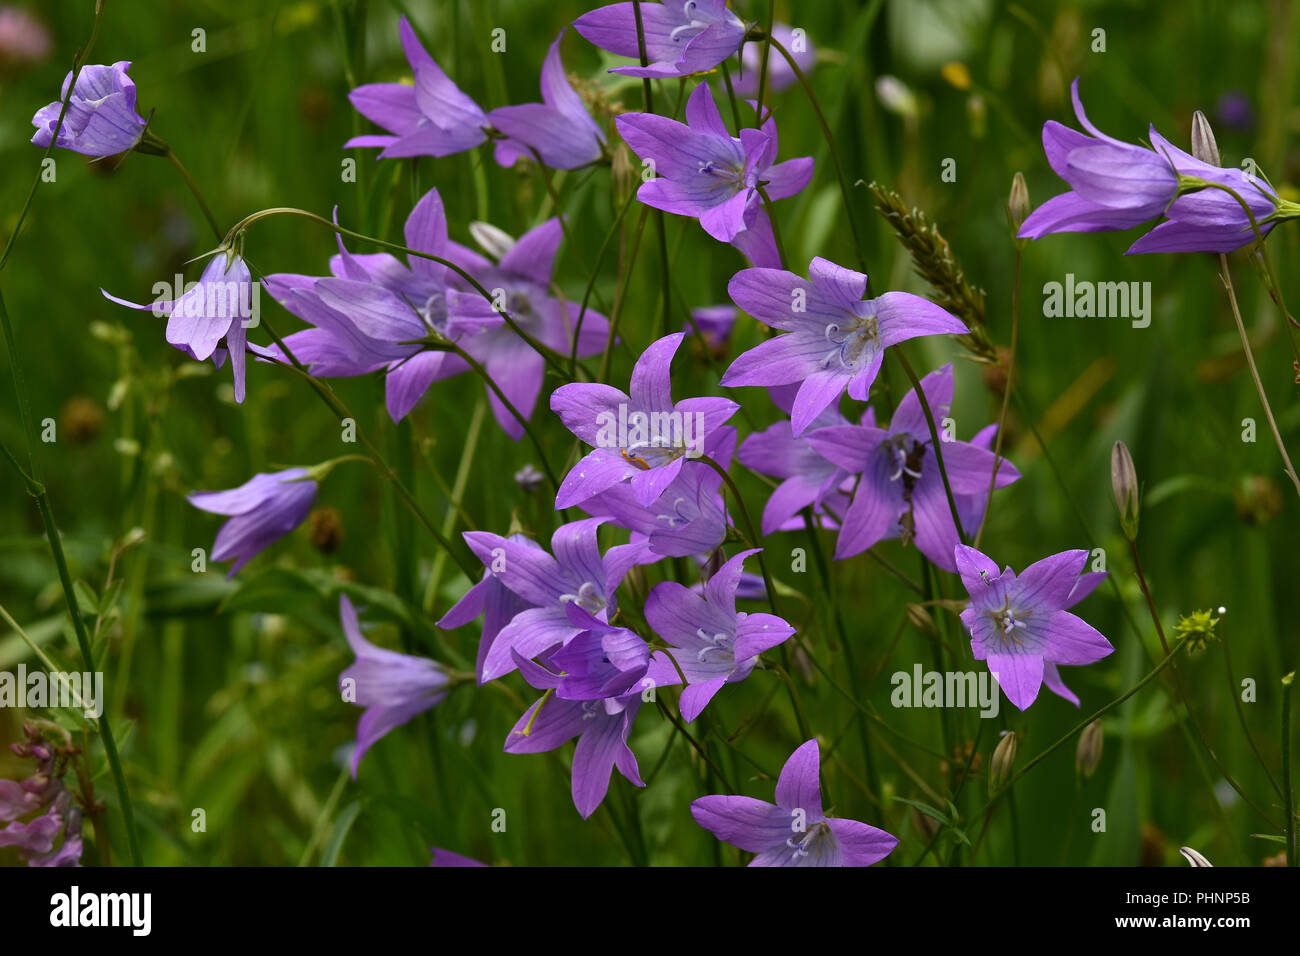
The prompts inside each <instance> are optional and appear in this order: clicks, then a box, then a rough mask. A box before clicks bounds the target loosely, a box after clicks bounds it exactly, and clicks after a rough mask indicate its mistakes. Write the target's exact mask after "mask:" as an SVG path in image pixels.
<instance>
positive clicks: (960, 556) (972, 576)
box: [954, 545, 1114, 710]
mask: <svg viewBox="0 0 1300 956" xmlns="http://www.w3.org/2000/svg"><path fill="white" fill-rule="evenodd" d="M954 558H955V562H956V567H957V571H958V573H959V574H960V575H961V580H962V584H964V585H965V586H966V591H967V592H968V593H969V594H970V598H971V603H970V607H968V608H966V610H964V611H962V612H961V620H962V623H963V624H965V625H966V630H967V631H969V632H970V635H971V652H972V653H973V654H974V655H975V659H976V660H977V661H985V662H986V663H987V664H988V668H989V672H990V673H992V674H993V676H994V677H995V678H996V679H997V682H998V684H999V686H1001V688H1002V690H1003V691H1004V692H1005V693H1006V695H1007V699H1008V700H1009V701H1011V703H1013V704H1015V705H1016V706H1017V707H1018V708H1020V709H1021V710H1025V709H1027V708H1028V707H1029V705H1030V704H1032V703H1033V702H1034V700H1035V699H1036V698H1037V697H1038V689H1039V687H1040V686H1041V685H1042V684H1043V683H1044V682H1045V681H1047V682H1048V686H1049V687H1051V688H1052V690H1054V691H1055V692H1056V693H1058V694H1060V695H1061V696H1062V697H1065V698H1066V699H1067V700H1071V701H1073V703H1074V704H1075V705H1076V706H1078V698H1077V697H1075V696H1074V695H1073V694H1072V693H1070V691H1069V689H1068V688H1066V687H1065V685H1064V684H1061V682H1060V674H1059V672H1057V671H1056V666H1057V665H1060V664H1091V663H1093V662H1094V661H1099V660H1101V659H1102V658H1103V657H1105V656H1106V655H1107V654H1109V653H1111V651H1113V650H1114V648H1113V647H1111V645H1110V642H1109V641H1108V640H1106V638H1105V637H1103V636H1102V635H1101V633H1100V632H1099V631H1097V629H1096V628H1094V627H1093V626H1092V625H1091V624H1088V623H1087V622H1086V621H1084V620H1083V619H1081V618H1079V617H1076V616H1075V615H1073V614H1071V613H1070V612H1069V611H1067V610H1065V609H1066V608H1067V607H1071V606H1072V605H1074V604H1075V603H1077V602H1078V601H1080V600H1082V599H1083V597H1085V596H1086V595H1087V594H1088V593H1089V592H1091V591H1092V590H1093V589H1094V588H1095V587H1096V586H1097V584H1099V583H1100V581H1101V578H1102V577H1104V575H1100V576H1096V575H1094V576H1085V575H1083V566H1084V563H1085V562H1086V561H1087V559H1088V552H1087V551H1062V552H1061V553H1060V554H1054V555H1052V556H1051V557H1047V558H1043V559H1042V560H1041V561H1037V562H1035V563H1034V564H1031V565H1030V566H1029V567H1027V568H1025V569H1024V570H1023V571H1022V572H1021V573H1020V575H1019V576H1017V575H1016V573H1015V572H1014V571H1012V570H1011V568H1010V567H1008V568H1005V569H1004V570H1002V571H1001V572H999V571H998V566H997V565H996V564H995V563H994V562H993V561H992V560H991V559H989V558H988V557H986V556H985V555H984V554H981V553H980V552H979V551H976V550H975V549H974V548H971V547H967V546H966V545H957V546H956V547H955V549H954ZM1049 666H1050V667H1051V674H1050V680H1049V675H1048V673H1047V669H1048V667H1049ZM1053 685H1059V687H1058V686H1053ZM1062 691H1064V693H1063V692H1062Z"/></svg>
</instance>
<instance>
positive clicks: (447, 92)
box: [343, 17, 488, 159]
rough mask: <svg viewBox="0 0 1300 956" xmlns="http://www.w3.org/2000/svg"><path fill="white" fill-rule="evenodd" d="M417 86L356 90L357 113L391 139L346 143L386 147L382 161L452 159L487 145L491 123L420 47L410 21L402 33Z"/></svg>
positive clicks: (378, 137)
mask: <svg viewBox="0 0 1300 956" xmlns="http://www.w3.org/2000/svg"><path fill="white" fill-rule="evenodd" d="M398 31H399V34H400V36H401V38H402V48H403V49H404V50H405V51H406V59H407V62H409V63H410V64H411V69H412V70H413V71H414V73H415V83H414V84H413V85H410V86H408V85H406V84H405V83H371V84H367V85H365V86H358V87H357V88H356V89H355V90H353V91H352V92H351V93H349V94H348V99H349V100H351V101H352V105H353V106H354V107H356V110H357V112H358V113H360V114H361V115H362V116H364V117H365V118H366V119H368V120H370V121H371V122H372V123H374V124H375V125H376V126H381V127H383V128H384V129H385V130H387V131H388V133H387V135H374V134H367V135H365V136H355V137H353V138H352V139H350V140H348V141H347V142H346V143H344V144H343V145H344V147H345V148H350V147H354V146H359V147H369V146H379V147H382V152H380V154H379V156H380V158H381V159H388V158H398V157H404V156H450V155H452V154H453V153H461V152H464V151H465V150H467V149H473V148H474V147H475V146H478V145H479V144H480V143H484V142H486V141H487V131H486V127H487V126H488V121H487V117H486V116H485V115H484V113H483V110H482V109H481V108H480V107H479V105H478V104H477V103H475V102H474V101H473V100H472V99H470V98H469V97H468V96H466V95H465V94H464V93H462V92H461V91H460V88H459V87H457V86H456V84H455V83H453V82H452V81H451V79H450V78H448V76H447V74H446V73H444V72H443V71H442V68H441V67H440V66H438V64H437V63H436V62H435V61H434V59H433V57H431V56H429V54H428V52H427V51H426V50H425V49H424V47H423V46H421V44H420V41H419V38H417V37H416V35H415V31H414V30H413V29H412V28H411V24H410V22H409V21H408V20H407V19H406V17H402V19H401V23H400V25H399V27H398Z"/></svg>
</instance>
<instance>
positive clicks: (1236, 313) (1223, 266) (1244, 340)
mask: <svg viewBox="0 0 1300 956" xmlns="http://www.w3.org/2000/svg"><path fill="white" fill-rule="evenodd" d="M1219 273H1220V275H1221V276H1222V277H1223V286H1224V288H1225V289H1227V290H1228V302H1229V303H1230V304H1231V305H1232V317H1233V319H1234V320H1235V321H1236V323H1237V334H1238V335H1239V336H1240V337H1241V349H1242V351H1243V352H1245V353H1246V364H1247V365H1249V366H1250V377H1251V378H1252V379H1253V380H1254V382H1255V391H1256V392H1257V393H1258V394H1259V401H1260V403H1261V404H1262V405H1263V406H1264V417H1265V418H1267V419H1268V427H1269V430H1270V431H1272V433H1273V441H1274V443H1275V444H1276V445H1277V450H1278V452H1280V453H1281V455H1282V462H1283V464H1285V465H1286V474H1287V477H1288V478H1290V479H1291V484H1293V485H1294V486H1295V491H1296V494H1297V495H1300V477H1297V476H1296V472H1295V468H1294V467H1293V466H1292V465H1291V456H1290V455H1288V454H1287V451H1286V445H1284V444H1283V443H1282V433H1281V432H1279V431H1278V429H1277V422H1276V421H1274V420H1273V409H1272V408H1271V407H1270V406H1269V404H1268V396H1267V395H1266V394H1264V384H1263V383H1262V382H1261V381H1260V380H1259V369H1257V368H1256V367H1255V354H1254V353H1253V352H1252V351H1251V348H1250V339H1249V338H1248V337H1247V335H1246V325H1245V323H1244V322H1242V321H1241V309H1240V308H1239V307H1238V306H1237V293H1236V291H1235V290H1234V289H1233V287H1232V272H1231V271H1229V269H1228V257H1227V256H1226V255H1224V254H1223V253H1219Z"/></svg>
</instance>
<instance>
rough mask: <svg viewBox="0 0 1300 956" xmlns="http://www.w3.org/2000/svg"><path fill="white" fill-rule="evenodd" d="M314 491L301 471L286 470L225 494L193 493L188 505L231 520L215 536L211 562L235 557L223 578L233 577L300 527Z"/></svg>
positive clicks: (259, 477) (257, 477) (263, 475)
mask: <svg viewBox="0 0 1300 956" xmlns="http://www.w3.org/2000/svg"><path fill="white" fill-rule="evenodd" d="M317 488H318V485H317V483H316V480H315V479H314V478H312V477H311V472H309V471H308V470H307V469H306V468H290V469H288V470H287V471H277V472H272V473H260V474H256V475H254V476H253V477H252V478H250V479H249V480H248V481H246V482H244V484H242V485H240V486H239V487H238V488H231V489H229V490H228V491H196V492H195V493H193V494H191V495H190V496H189V502H190V504H192V505H193V506H194V507H196V508H199V509H201V510H203V511H209V512H211V513H212V514H218V515H229V516H230V520H229V521H227V522H226V523H225V524H223V525H222V526H221V530H220V531H218V532H217V540H216V543H215V544H213V546H212V560H213V561H226V560H229V559H231V558H234V560H235V563H234V564H233V565H231V567H230V573H229V575H228V577H233V576H234V575H235V573H236V572H237V571H239V569H240V568H242V567H243V566H244V565H246V564H247V563H248V562H249V561H251V560H252V559H253V557H254V555H256V554H257V553H258V552H259V551H261V550H262V549H263V548H265V547H266V546H267V545H269V544H271V543H272V542H274V541H278V540H279V539H280V538H283V537H284V536H285V535H286V534H288V533H289V532H290V531H292V530H293V529H294V528H296V527H298V525H300V524H302V522H303V520H304V519H306V517H307V515H308V513H309V512H310V511H311V506H312V502H313V501H315V500H316V491H317Z"/></svg>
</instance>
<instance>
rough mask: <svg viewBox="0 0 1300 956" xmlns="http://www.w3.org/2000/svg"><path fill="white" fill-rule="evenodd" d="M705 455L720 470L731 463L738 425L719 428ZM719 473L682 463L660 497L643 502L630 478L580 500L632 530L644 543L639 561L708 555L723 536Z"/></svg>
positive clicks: (724, 515) (636, 539)
mask: <svg viewBox="0 0 1300 956" xmlns="http://www.w3.org/2000/svg"><path fill="white" fill-rule="evenodd" d="M710 447H711V451H710V452H709V456H710V457H711V458H712V459H713V460H714V461H716V462H717V463H718V464H719V465H720V466H722V467H723V468H729V467H730V466H731V457H732V454H733V453H734V452H735V449H736V429H734V428H732V427H731V426H730V425H724V426H723V427H721V428H719V429H718V433H717V436H716V441H715V442H714V443H712V444H711V446H710ZM721 490H722V476H721V475H719V474H718V473H717V472H716V471H714V470H713V468H711V467H709V466H708V465H706V464H704V463H703V462H698V461H689V460H688V461H686V462H685V463H683V465H682V470H681V471H680V472H679V473H678V475H677V477H676V478H674V479H673V480H672V481H670V482H669V483H668V486H667V487H666V488H664V490H663V491H662V492H661V493H660V495H659V497H658V498H656V499H655V500H654V501H652V502H650V504H648V505H645V504H642V503H641V502H640V500H639V499H638V497H637V492H636V489H635V488H634V487H633V486H632V484H631V483H630V482H619V483H617V484H614V485H611V486H610V487H609V488H607V489H605V490H604V491H602V492H601V493H600V494H598V495H595V496H594V497H591V498H588V499H587V500H586V501H583V502H581V503H580V504H579V507H580V508H582V510H583V511H585V512H587V513H588V514H592V515H606V516H608V517H609V519H610V521H611V522H613V523H614V524H616V525H618V526H619V527H620V528H627V529H628V530H629V531H631V532H632V540H633V541H634V542H642V543H644V545H645V551H646V554H645V555H644V556H642V557H640V558H638V560H637V563H638V564H649V563H653V562H654V561H656V560H658V558H659V557H660V556H663V557H672V558H685V557H689V556H691V555H702V554H709V553H710V552H712V551H713V550H714V549H715V548H717V547H718V545H720V544H722V542H723V540H724V539H725V538H726V536H727V526H728V524H729V521H728V518H727V511H726V506H725V505H724V503H723V500H722V494H721Z"/></svg>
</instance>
